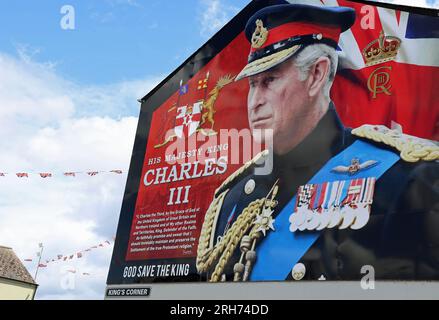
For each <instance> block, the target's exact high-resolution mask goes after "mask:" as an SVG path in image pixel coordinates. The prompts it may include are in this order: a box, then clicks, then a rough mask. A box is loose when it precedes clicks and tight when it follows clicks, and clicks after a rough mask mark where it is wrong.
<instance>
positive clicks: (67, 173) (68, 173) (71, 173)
mask: <svg viewBox="0 0 439 320" xmlns="http://www.w3.org/2000/svg"><path fill="white" fill-rule="evenodd" d="M64 175H65V176H66V177H75V176H76V174H75V172H64Z"/></svg>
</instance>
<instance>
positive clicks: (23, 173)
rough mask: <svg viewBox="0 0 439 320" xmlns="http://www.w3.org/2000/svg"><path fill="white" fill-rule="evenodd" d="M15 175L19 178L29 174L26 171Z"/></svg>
mask: <svg viewBox="0 0 439 320" xmlns="http://www.w3.org/2000/svg"><path fill="white" fill-rule="evenodd" d="M17 177H19V178H29V175H28V174H27V173H26V172H20V173H17Z"/></svg>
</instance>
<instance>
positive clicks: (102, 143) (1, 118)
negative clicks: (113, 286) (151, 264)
mask: <svg viewBox="0 0 439 320" xmlns="http://www.w3.org/2000/svg"><path fill="white" fill-rule="evenodd" d="M0 70H2V72H1V73H0V136H1V137H2V139H0V150H1V155H0V172H8V173H10V174H8V175H7V176H6V177H0V244H1V245H6V246H10V247H12V248H13V249H14V250H15V251H16V253H17V254H18V256H19V257H20V258H21V259H25V258H31V257H32V258H34V261H35V258H36V257H35V252H36V251H37V250H38V243H39V242H43V243H44V246H45V249H44V253H43V260H44V259H52V258H56V256H57V254H73V253H76V252H77V251H78V250H84V249H87V248H89V247H90V246H93V245H96V244H99V243H101V242H103V241H105V240H111V239H112V237H113V235H115V232H116V227H117V222H118V218H119V211H120V206H121V203H122V197H123V191H124V187H125V182H126V174H124V175H115V174H112V173H108V172H107V173H101V174H98V175H97V176H94V177H90V176H87V175H85V174H83V175H78V176H77V177H76V178H72V177H64V176H63V175H62V174H61V173H62V172H63V171H76V170H78V171H87V170H95V169H96V170H105V171H109V170H111V169H122V170H123V171H124V172H127V169H128V166H129V161H130V156H131V151H132V146H133V142H134V136H135V130H136V125H137V115H138V112H139V104H138V102H137V101H136V99H137V98H139V97H141V96H143V95H144V94H146V93H147V92H148V90H150V89H152V88H153V87H154V85H155V84H156V83H157V82H158V81H159V80H160V78H161V77H155V78H151V79H144V80H136V81H127V82H123V83H116V84H112V85H107V86H93V87H83V86H81V85H78V84H75V83H72V82H70V81H67V80H65V79H63V78H62V77H60V76H59V75H58V74H57V72H56V69H55V65H53V64H50V63H49V64H39V63H35V62H33V59H32V57H31V56H29V55H26V54H23V52H21V55H20V57H18V58H16V57H12V56H10V55H6V54H2V53H0ZM16 172H30V173H33V174H31V175H30V177H29V178H27V179H26V178H22V179H19V178H17V177H16V176H15V173H16ZM39 172H53V173H55V175H54V177H53V178H46V179H42V178H40V177H39V176H38V175H37V173H39ZM111 252H112V248H111V247H110V246H106V247H104V248H98V249H96V250H94V251H92V252H91V253H89V254H85V255H84V257H83V258H82V259H76V260H72V261H70V262H63V263H53V264H49V266H48V267H47V268H44V269H40V271H39V275H38V279H37V282H38V283H39V284H40V287H39V289H38V291H37V298H39V299H52V298H55V299H60V298H65V299H101V298H103V294H104V288H105V282H106V275H107V271H108V266H109V263H110V258H111ZM66 265H68V266H69V268H72V269H75V270H76V271H77V273H76V274H74V275H73V274H70V273H66V270H63V269H62V268H63V267H65V266H66ZM27 266H28V267H29V270H30V271H31V272H32V274H33V272H34V271H35V269H34V266H35V262H33V264H32V263H30V264H29V263H28V264H27ZM84 272H85V273H90V276H83V275H82V273H84ZM66 276H74V277H75V289H74V290H70V289H65V288H64V289H63V286H62V281H63V279H65V278H66Z"/></svg>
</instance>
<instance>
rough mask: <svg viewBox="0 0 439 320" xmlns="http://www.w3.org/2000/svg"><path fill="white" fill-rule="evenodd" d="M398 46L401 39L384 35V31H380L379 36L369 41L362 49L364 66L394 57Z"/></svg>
mask: <svg viewBox="0 0 439 320" xmlns="http://www.w3.org/2000/svg"><path fill="white" fill-rule="evenodd" d="M400 46H401V39H399V38H397V37H393V36H386V35H384V32H383V31H381V32H380V36H379V38H378V39H375V40H374V41H372V42H371V43H369V44H368V45H367V46H366V48H364V49H363V57H364V60H365V62H366V66H367V67H368V66H373V65H375V64H379V63H383V62H387V61H390V60H393V59H395V58H396V55H397V54H398V49H399V47H400Z"/></svg>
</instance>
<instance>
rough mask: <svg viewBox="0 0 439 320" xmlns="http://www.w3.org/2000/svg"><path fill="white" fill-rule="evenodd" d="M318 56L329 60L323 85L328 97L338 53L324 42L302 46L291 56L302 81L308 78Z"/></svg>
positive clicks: (325, 94)
mask: <svg viewBox="0 0 439 320" xmlns="http://www.w3.org/2000/svg"><path fill="white" fill-rule="evenodd" d="M320 57H328V58H329V60H330V70H329V76H328V78H327V79H326V83H325V86H324V87H323V94H324V96H325V97H326V98H328V99H329V91H330V90H331V86H332V83H333V81H334V78H335V74H336V72H337V64H338V54H337V51H336V50H335V49H334V48H332V47H330V46H328V45H326V44H321V43H318V44H312V45H309V46H307V47H306V48H304V49H303V50H302V51H301V52H299V53H298V54H297V56H295V57H294V58H293V63H294V65H295V66H296V67H297V68H298V69H299V80H300V81H304V80H305V79H307V78H308V74H309V70H310V69H311V66H312V65H313V64H314V63H315V62H316V61H317V59H318V58H320Z"/></svg>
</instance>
